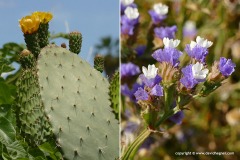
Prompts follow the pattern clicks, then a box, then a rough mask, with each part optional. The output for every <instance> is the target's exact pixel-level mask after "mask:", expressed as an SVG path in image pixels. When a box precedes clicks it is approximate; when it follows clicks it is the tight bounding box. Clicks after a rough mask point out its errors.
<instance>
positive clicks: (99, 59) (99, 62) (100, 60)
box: [94, 55, 104, 73]
mask: <svg viewBox="0 0 240 160" xmlns="http://www.w3.org/2000/svg"><path fill="white" fill-rule="evenodd" d="M94 68H95V69H96V70H98V71H99V72H101V73H102V72H103V69H104V57H103V56H101V55H96V56H95V58H94Z"/></svg>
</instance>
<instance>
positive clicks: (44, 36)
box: [38, 23, 49, 48]
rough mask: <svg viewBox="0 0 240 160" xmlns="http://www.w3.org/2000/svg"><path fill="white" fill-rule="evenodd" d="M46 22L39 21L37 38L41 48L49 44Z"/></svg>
mask: <svg viewBox="0 0 240 160" xmlns="http://www.w3.org/2000/svg"><path fill="white" fill-rule="evenodd" d="M48 28H49V24H48V23H40V25H39V29H38V39H39V46H40V48H43V47H45V46H47V45H48V44H49V40H48Z"/></svg>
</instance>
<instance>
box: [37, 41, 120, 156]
mask: <svg viewBox="0 0 240 160" xmlns="http://www.w3.org/2000/svg"><path fill="white" fill-rule="evenodd" d="M37 69H38V72H37V74H38V78H39V85H40V93H41V97H42V101H43V104H44V106H45V113H46V115H47V117H48V119H49V120H50V122H51V125H52V129H53V132H54V134H55V135H56V137H57V143H58V144H59V146H60V147H61V148H62V150H63V153H64V157H65V158H67V159H82V160H103V159H104V160H113V159H117V158H118V157H119V153H118V152H119V148H118V147H119V146H118V144H119V131H118V122H117V120H116V119H115V118H114V114H113V113H112V111H111V108H110V102H109V100H108V99H109V96H108V81H107V79H105V78H103V77H102V75H101V73H100V72H98V71H97V70H95V69H94V68H92V67H91V66H90V65H89V64H88V63H87V62H85V61H84V60H81V58H79V57H78V56H77V55H76V54H73V53H71V52H70V51H68V50H66V49H64V48H61V47H56V46H53V45H51V46H47V47H45V48H43V49H42V50H41V53H40V55H39V58H38V62H37Z"/></svg>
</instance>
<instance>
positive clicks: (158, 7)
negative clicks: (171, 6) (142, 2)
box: [153, 3, 168, 15]
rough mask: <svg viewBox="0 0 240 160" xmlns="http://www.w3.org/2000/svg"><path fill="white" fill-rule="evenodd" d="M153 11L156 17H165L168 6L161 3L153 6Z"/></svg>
mask: <svg viewBox="0 0 240 160" xmlns="http://www.w3.org/2000/svg"><path fill="white" fill-rule="evenodd" d="M153 10H154V11H155V12H156V13H157V14H158V15H166V14H167V13H168V6H166V5H164V4H162V3H157V4H154V5H153Z"/></svg>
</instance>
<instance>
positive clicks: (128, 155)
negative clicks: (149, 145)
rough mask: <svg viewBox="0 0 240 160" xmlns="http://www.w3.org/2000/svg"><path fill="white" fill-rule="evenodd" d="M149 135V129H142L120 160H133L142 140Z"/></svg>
mask: <svg viewBox="0 0 240 160" xmlns="http://www.w3.org/2000/svg"><path fill="white" fill-rule="evenodd" d="M150 134H151V131H150V130H149V129H147V128H146V129H144V130H143V131H142V132H141V134H140V135H139V136H138V137H137V138H136V139H135V140H134V142H133V143H132V144H131V145H130V146H129V147H128V148H127V151H126V152H125V153H124V155H123V157H122V158H121V160H133V158H134V156H135V154H136V152H137V151H138V148H139V147H140V145H141V144H142V143H143V142H144V140H145V139H146V138H147V137H148V136H149V135H150Z"/></svg>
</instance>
